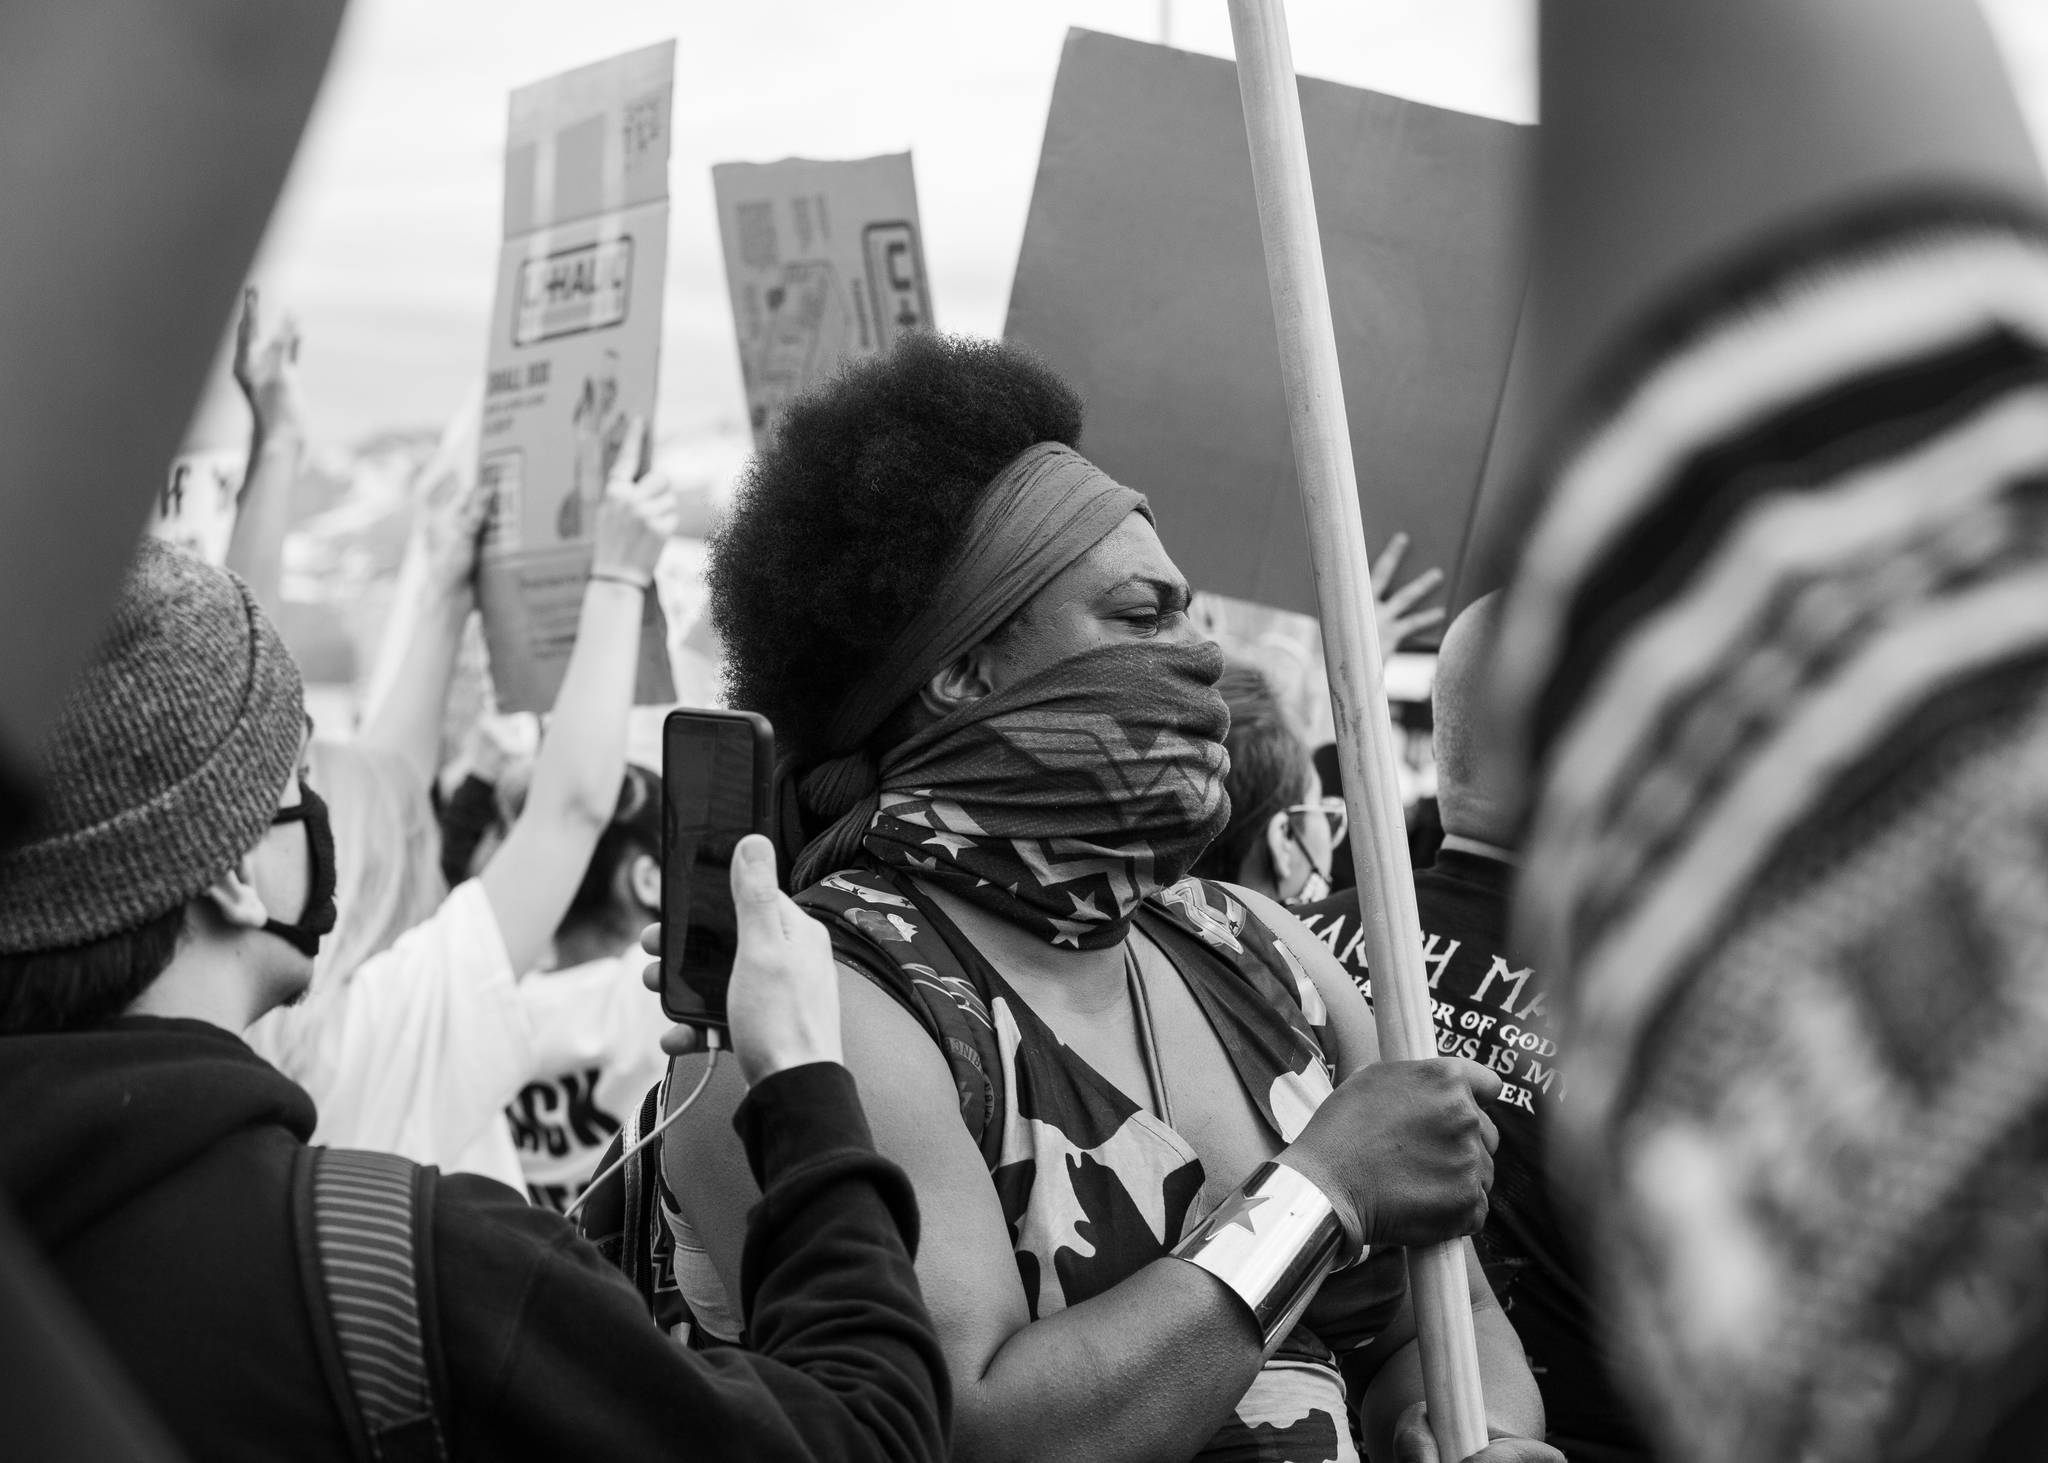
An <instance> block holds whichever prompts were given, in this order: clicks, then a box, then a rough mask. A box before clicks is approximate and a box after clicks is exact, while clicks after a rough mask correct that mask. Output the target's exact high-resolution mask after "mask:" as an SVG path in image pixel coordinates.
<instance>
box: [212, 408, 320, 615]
mask: <svg viewBox="0 0 2048 1463" xmlns="http://www.w3.org/2000/svg"><path fill="white" fill-rule="evenodd" d="M305 450H306V444H305V438H304V436H303V435H302V434H301V433H300V431H299V429H298V428H297V427H296V426H294V425H291V424H289V423H277V424H273V425H271V426H267V427H266V426H265V425H263V424H262V423H261V422H259V423H257V424H256V425H255V426H254V427H253V428H252V429H251V430H250V433H249V466H248V468H247V470H246V471H245V472H244V473H243V474H242V491H241V492H240V494H239V495H237V497H236V499H235V527H234V531H233V532H232V533H231V534H230V535H229V536H228V557H227V567H228V568H230V569H232V570H233V571H234V572H235V573H237V574H239V575H241V576H242V578H243V580H244V581H246V582H247V584H248V586H249V592H250V593H251V594H252V595H254V596H255V597H256V603H257V604H258V605H260V606H262V609H263V613H265V614H266V615H269V616H270V617H271V618H273V619H275V618H276V617H277V615H278V612H279V609H280V607H281V605H282V602H283V599H284V536H285V531H286V530H287V529H289V528H290V527H291V518H292V488H293V486H294V485H295V484H296V483H297V481H298V477H299V464H300V462H301V461H302V460H303V459H304V457H305Z"/></svg>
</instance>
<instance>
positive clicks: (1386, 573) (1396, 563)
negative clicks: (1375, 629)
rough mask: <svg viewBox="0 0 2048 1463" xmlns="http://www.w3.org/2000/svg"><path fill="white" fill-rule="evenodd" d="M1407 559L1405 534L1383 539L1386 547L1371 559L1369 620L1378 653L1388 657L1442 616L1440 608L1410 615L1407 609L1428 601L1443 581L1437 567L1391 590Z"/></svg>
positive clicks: (1438, 606) (1442, 572) (1442, 573)
mask: <svg viewBox="0 0 2048 1463" xmlns="http://www.w3.org/2000/svg"><path fill="white" fill-rule="evenodd" d="M1407 557H1408V535H1407V534H1405V533H1396V534H1395V535H1394V536H1393V537H1392V538H1390V539H1388V540H1387V546H1386V547H1385V548H1384V549H1382V550H1381V551H1380V552H1379V553H1378V554H1376V555H1374V556H1373V561H1372V608H1373V619H1374V620H1375V621H1376V622H1377V623H1378V625H1379V632H1380V654H1382V655H1392V654H1393V653H1394V652H1395V651H1396V650H1398V649H1400V648H1401V646H1402V644H1403V643H1404V642H1405V641H1407V640H1408V639H1409V638H1410V637H1411V636H1413V635H1414V634H1415V633H1416V632H1417V631H1419V630H1426V629H1428V628H1429V627H1430V626H1431V625H1434V624H1436V623H1437V621H1439V620H1441V619H1442V618H1443V617H1444V611H1443V606H1442V605H1432V606H1430V607H1429V608H1428V609H1421V610H1415V611H1414V612H1413V613H1410V611H1409V606H1411V605H1413V604H1415V603H1417V602H1418V601H1420V600H1423V599H1426V598H1428V597H1429V596H1430V595H1431V594H1433V593H1435V592H1436V590H1437V588H1438V586H1440V585H1441V584H1442V583H1443V582H1444V571H1443V570H1441V569H1437V568H1429V569H1425V570H1423V571H1422V572H1421V573H1420V574H1418V575H1416V576H1415V577H1414V578H1413V579H1411V580H1409V581H1408V582H1407V583H1406V584H1404V585H1402V586H1401V587H1400V588H1399V589H1395V588H1394V587H1393V584H1394V576H1395V575H1396V574H1398V573H1400V572H1401V561H1402V560H1403V559H1405V558H1407Z"/></svg>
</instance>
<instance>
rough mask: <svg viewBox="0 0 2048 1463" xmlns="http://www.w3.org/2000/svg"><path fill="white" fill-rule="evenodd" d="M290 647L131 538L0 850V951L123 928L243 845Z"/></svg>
mask: <svg viewBox="0 0 2048 1463" xmlns="http://www.w3.org/2000/svg"><path fill="white" fill-rule="evenodd" d="M305 716H306V712H305V695H304V691H303V689H302V688H301V686H300V684H299V670H298V667H297V665H295V664H294V663H293V661H292V657H291V652H290V651H288V650H286V649H285V647H284V642H283V641H282V640H280V639H279V638H278V635H277V631H276V630H275V629H273V628H272V626H271V624H270V622H269V620H267V619H265V618H264V615H263V612H262V611H261V610H260V609H258V608H257V607H256V601H255V599H254V598H253V597H252V596H251V595H250V593H249V590H248V586H246V585H244V584H243V583H242V581H241V580H239V579H237V578H236V577H235V576H234V575H232V574H230V573H228V572H227V571H226V570H223V569H216V568H213V567H212V566H210V565H207V564H204V563H201V562H200V561H198V560H197V559H194V558H191V557H189V556H187V555H185V554H182V553H179V552H178V551H177V550H175V549H170V548H166V547H165V546H163V545H162V544H159V543H156V542H155V541H153V540H145V542H144V543H143V546H142V550H141V552H140V554H139V555H138V556H137V559H136V562H135V566H134V568H133V569H132V571H131V572H130V573H129V576H128V580H127V582H126V583H125V584H124V585H123V586H122V590H121V596H120V599H119V600H118V602H117V603H116V604H115V606H114V612H113V615H112V616H111V618H110V620H109V623H108V626H107V631H106V635H105V638H104V640H103V641H102V642H101V644H100V647H99V650H98V652H97V654H96V655H95V656H94V658H93V661H92V664H91V665H90V666H89V667H88V668H87V669H86V670H85V672H84V673H83V674H82V675H81V676H80V677H79V679H78V682H77V683H76V685H75V686H74V687H73V688H72V691H71V693H70V695H69V696H68V697H67V698H66V700H65V703H64V706H63V709H62V711H61V712H60V713H59V715H58V717H57V721H56V725H55V727H54V728H53V729H52V731H51V734H50V736H49V739H48V741H47V742H46V743H45V744H44V747H43V755H42V758H41V763H40V766H39V767H38V769H37V771H38V780H39V783H40V789H39V790H40V793H41V806H40V807H39V808H38V809H37V810H36V812H35V814H34V816H33V817H32V818H31V820H30V823H29V827H28V829H27V832H26V834H25V835H24V837H23V838H22V840H21V841H20V842H19V843H17V844H16V845H14V846H13V847H11V848H7V849H5V850H0V954H10V955H12V954H20V953H24V952H28V951H39V950H50V949H56V948H60V947H63V946H68V945H80V944H84V943H86V942H88V941H91V940H97V939H103V938H104V937H106V936H108V935H112V934H116V933H119V932H120V931H123V930H131V929H134V928H136V927H137V926H139V925H142V924H144V923H147V922H148V921H149V920H151V919H153V918H155V917H157V916H158V915H161V914H163V913H165V912H166V911H168V910H171V909H175V908H177V907H178V906H179V905H181V904H183V903H184V902H185V901H186V900H188V899H191V898H193V897H194V896H196V895H198V894H200V893H202V892H203V891H204V890H206V889H207V888H208V887H209V886H210V885H211V884H212V883H213V882H214V881H215V880H216V879H217V878H219V877H220V875H221V874H223V873H225V872H226V871H227V870H228V869H230V868H232V867H234V865H235V863H236V862H237V861H238V860H239V859H240V858H241V857H242V855H243V854H245V853H247V852H248V851H249V850H250V849H252V848H254V847H255V846H256V844H257V843H258V842H260V841H261V840H262V838H263V835H264V831H265V830H266V829H267V828H268V827H269V826H270V821H271V818H272V817H273V815H274V814H275V813H276V812H277V806H278V799H279V796H280V795H281V794H282V793H283V791H284V786H285V781H286V779H287V778H288V777H290V775H291V772H292V767H293V765H294V763H295V762H296V760H297V757H298V749H299V742H300V739H301V737H302V736H303V735H304V732H305V724H306V722H305Z"/></svg>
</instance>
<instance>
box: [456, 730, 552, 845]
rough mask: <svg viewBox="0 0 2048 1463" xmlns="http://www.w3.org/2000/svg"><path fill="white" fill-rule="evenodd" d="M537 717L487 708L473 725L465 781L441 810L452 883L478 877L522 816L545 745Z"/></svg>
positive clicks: (464, 763)
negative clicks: (539, 750)
mask: <svg viewBox="0 0 2048 1463" xmlns="http://www.w3.org/2000/svg"><path fill="white" fill-rule="evenodd" d="M536 720H537V718H535V717H532V716H529V715H527V714H525V713H523V712H486V713H485V714H484V715H482V716H479V717H478V718H477V719H476V722H475V724H474V725H473V726H471V728H470V731H469V736H468V738H467V740H466V742H465V743H464V751H463V757H462V762H461V764H460V765H461V770H462V777H461V780H460V781H458V782H457V783H456V784H455V786H454V787H453V788H452V789H451V790H450V791H449V793H448V795H447V796H446V797H445V798H442V799H441V800H440V804H439V808H438V811H437V818H438V821H439V823H440V825H441V875H442V877H443V878H445V879H446V880H447V881H448V883H449V884H450V885H451V886H453V885H456V884H460V883H461V882H462V881H463V880H464V879H468V878H473V877H475V875H476V873H477V872H478V870H480V869H482V868H483V866H484V865H485V864H487V863H489V862H490V861H491V855H492V854H494V853H496V852H497V851H498V845H499V844H501V843H503V842H504V841H505V830H506V829H507V828H510V827H511V826H512V821H513V819H515V818H517V817H518V816H519V804H520V803H521V802H523V801H524V800H525V797H526V785H527V782H528V781H529V780H530V779H531V778H532V776H533V754H534V750H535V749H536V748H537V747H538V746H539V744H540V738H539V735H538V728H537V726H536V725H535V723H536Z"/></svg>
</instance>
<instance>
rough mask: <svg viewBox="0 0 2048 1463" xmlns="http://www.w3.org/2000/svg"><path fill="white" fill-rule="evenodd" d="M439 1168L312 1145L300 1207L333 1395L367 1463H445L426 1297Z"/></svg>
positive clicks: (302, 1171) (296, 1209) (299, 1175)
mask: <svg viewBox="0 0 2048 1463" xmlns="http://www.w3.org/2000/svg"><path fill="white" fill-rule="evenodd" d="M434 1178H435V1171H434V1170H433V1169H431V1168H423V1167H421V1166H420V1165H418V1164H415V1163H412V1162H410V1161H409V1160H407V1159H403V1158H399V1157H397V1156H395V1155H393V1154H389V1153H369V1152H361V1151H357V1150H353V1149H344V1148H303V1149H301V1150H300V1151H299V1153H298V1155H297V1157H296V1159H295V1160H294V1170H293V1174H292V1209H293V1219H294V1224H295V1227H296V1229H297V1231H298V1239H299V1245H298V1248H299V1267H300V1278H301V1282H302V1284H303V1287H304V1289H305V1293H306V1301H307V1305H308V1307H309V1308H310V1310H311V1311H312V1314H313V1318H314V1326H313V1332H314V1341H315V1346H316V1349H317V1350H318V1351H319V1353H320V1361H321V1367H322V1370H323V1371H325V1372H326V1374H327V1382H328V1389H329V1391H330V1392H331V1393H332V1394H333V1396H334V1399H335V1403H336V1405H337V1406H338V1407H339V1408H340V1410H341V1415H342V1418H343V1419H344V1421H345V1423H346V1424H347V1426H348V1429H349V1439H350V1443H351V1446H352V1448H353V1451H354V1452H355V1454H356V1456H357V1458H359V1459H361V1460H364V1463H444V1460H445V1459H446V1458H447V1456H448V1451H447V1446H446V1443H445V1442H444V1440H443V1438H442V1436H441V1425H440V1419H439V1416H438V1415H437V1413H436V1411H435V1407H434V1388H433V1381H432V1377H431V1374H430V1373H429V1371H428V1367H427V1345H426V1326H425V1322H424V1318H423V1316H422V1307H421V1304H420V1296H421V1293H422V1290H423V1285H422V1277H421V1273H420V1265H421V1261H422V1260H423V1259H425V1258H426V1257H427V1256H428V1255H430V1253H431V1251H430V1249H429V1248H428V1243H427V1236H426V1233H425V1229H424V1226H426V1225H428V1224H430V1223H431V1222H432V1217H433V1188H434Z"/></svg>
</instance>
